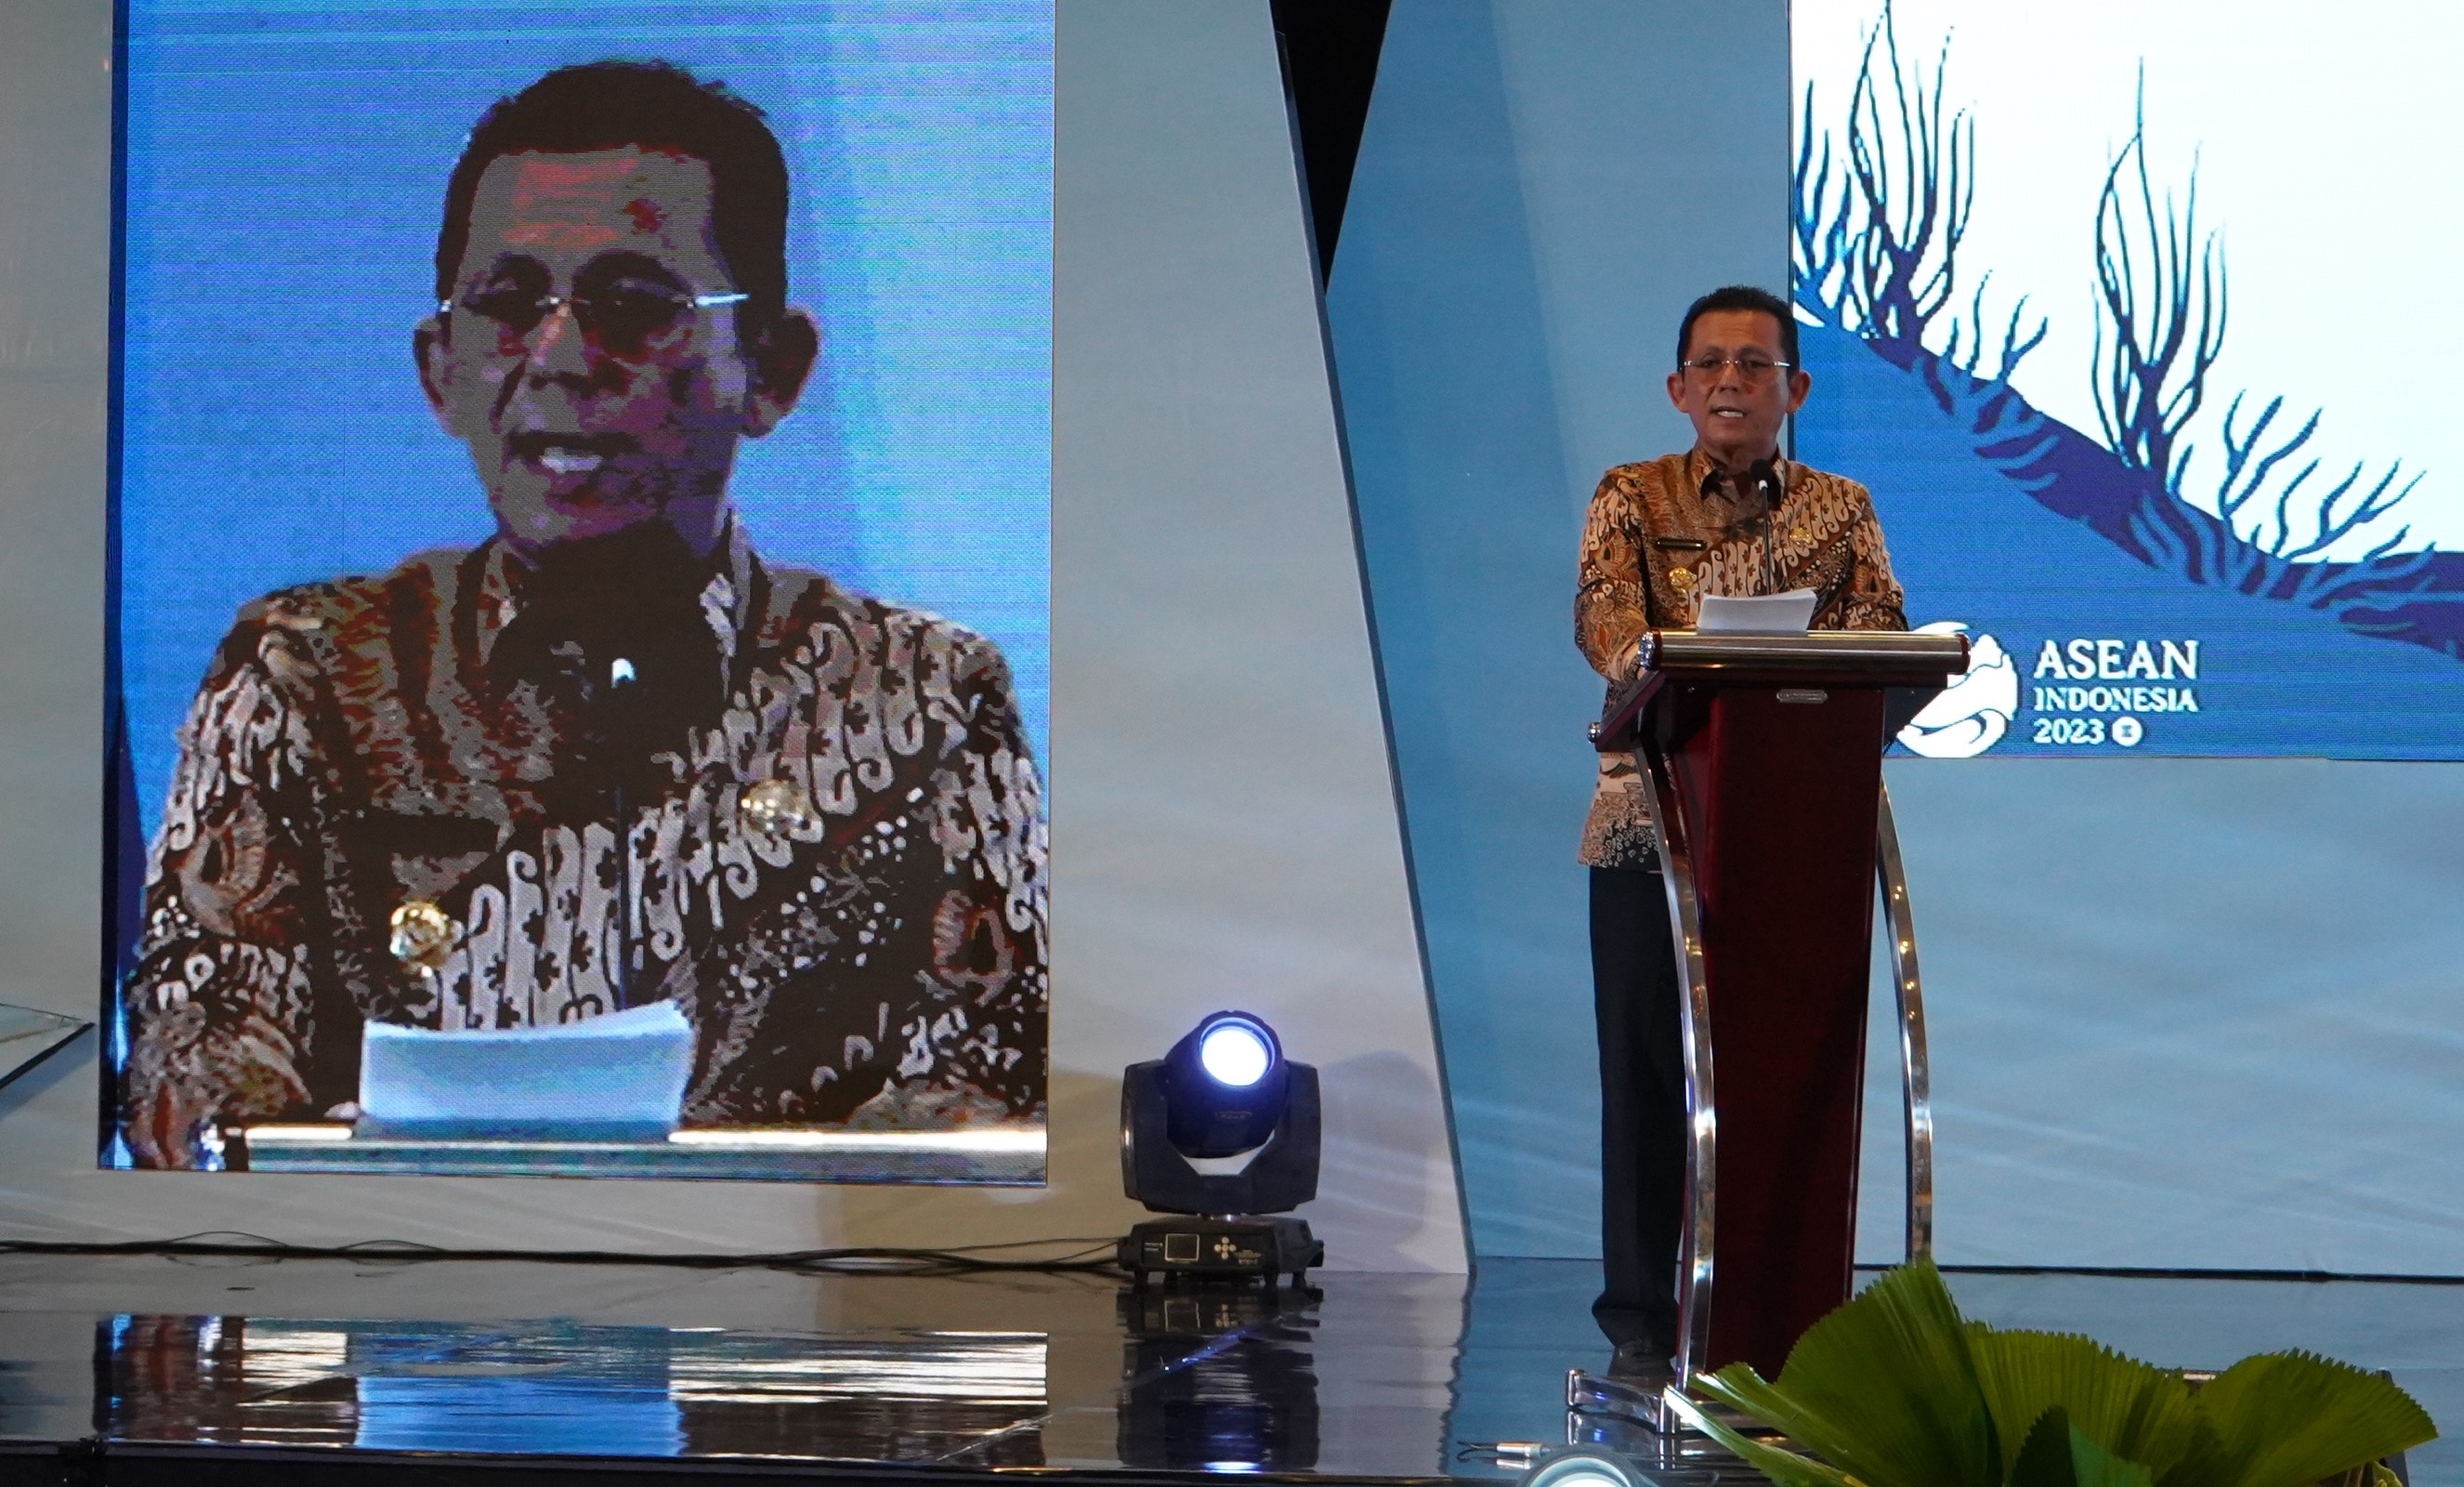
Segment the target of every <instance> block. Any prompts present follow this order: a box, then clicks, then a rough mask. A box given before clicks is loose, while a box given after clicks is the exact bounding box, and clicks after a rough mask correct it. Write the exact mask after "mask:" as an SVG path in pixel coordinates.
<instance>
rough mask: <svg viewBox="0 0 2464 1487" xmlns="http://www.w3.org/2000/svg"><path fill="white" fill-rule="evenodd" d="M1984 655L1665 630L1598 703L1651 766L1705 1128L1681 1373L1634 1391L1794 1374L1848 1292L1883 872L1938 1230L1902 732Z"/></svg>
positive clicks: (1662, 1410) (1697, 1126) (1694, 1179)
mask: <svg viewBox="0 0 2464 1487" xmlns="http://www.w3.org/2000/svg"><path fill="white" fill-rule="evenodd" d="M1967 665H1968V641H1967V638H1966V637H1965V636H1962V635H1955V634H1954V635H1930V634H1906V633H1897V632H1869V631H1845V632H1842V631H1828V632H1815V633H1806V634H1795V635H1728V634H1723V635H1706V634H1697V633H1692V632H1690V631H1654V632H1651V633H1647V634H1645V635H1644V636H1643V639H1642V643H1641V649H1640V652H1639V656H1638V666H1637V679H1636V680H1635V681H1633V682H1632V683H1629V684H1627V685H1626V686H1624V687H1621V688H1619V689H1618V690H1617V692H1616V693H1614V694H1613V695H1612V696H1611V698H1610V699H1609V702H1608V706H1607V708H1606V709H1605V711H1604V713H1603V716H1602V718H1601V720H1600V721H1599V722H1598V723H1596V724H1595V725H1594V727H1593V742H1594V744H1595V746H1596V747H1598V748H1599V749H1600V750H1601V751H1603V752H1608V751H1612V750H1626V749H1631V750H1633V751H1634V752H1635V754H1636V762H1637V764H1638V766H1639V772H1640V773H1641V774H1642V776H1643V777H1644V778H1645V779H1646V780H1647V781H1648V782H1649V799H1650V805H1651V812H1652V819H1653V824H1654V826H1655V827H1656V828H1657V829H1658V833H1659V839H1660V843H1661V849H1660V850H1661V863H1662V868H1663V876H1664V878H1665V880H1666V883H1667V887H1668V913H1669V916H1670V921H1671V923H1672V926H1673V928H1674V929H1675V937H1674V938H1675V941H1676V944H1677V958H1678V986H1679V988H1680V992H1681V1002H1680V1016H1681V1027H1682V1032H1683V1056H1684V1062H1685V1083H1686V1113H1687V1117H1688V1131H1689V1138H1688V1139H1689V1147H1688V1151H1687V1162H1686V1171H1687V1190H1686V1198H1685V1228H1684V1232H1683V1240H1682V1245H1681V1257H1680V1261H1679V1264H1680V1273H1679V1277H1678V1343H1677V1357H1676V1360H1675V1363H1676V1383H1675V1384H1674V1385H1673V1386H1671V1387H1669V1388H1668V1389H1667V1390H1666V1391H1665V1398H1664V1399H1661V1398H1658V1397H1655V1398H1651V1399H1647V1400H1641V1401H1637V1402H1636V1403H1637V1404H1638V1405H1639V1409H1638V1410H1637V1412H1639V1413H1641V1414H1643V1415H1644V1417H1645V1419H1646V1421H1647V1422H1649V1423H1652V1424H1654V1425H1656V1426H1661V1427H1662V1428H1665V1427H1666V1426H1667V1425H1668V1424H1673V1423H1678V1421H1679V1420H1682V1417H1683V1414H1685V1413H1686V1412H1689V1411H1690V1410H1691V1409H1699V1408H1700V1406H1699V1405H1697V1404H1695V1403H1694V1402H1692V1401H1691V1400H1689V1398H1688V1397H1687V1396H1688V1393H1689V1390H1690V1388H1691V1386H1692V1384H1693V1382H1694V1380H1695V1379H1697V1378H1699V1377H1700V1376H1702V1375H1704V1374H1706V1373H1709V1372H1712V1371H1714V1370H1715V1369H1718V1368H1720V1367H1722V1366H1723V1365H1727V1364H1730V1363H1737V1362H1744V1363H1748V1364H1750V1365H1753V1367H1754V1368H1755V1369H1756V1370H1757V1371H1759V1372H1760V1373H1761V1374H1762V1375H1763V1376H1764V1377H1765V1378H1771V1377H1775V1376H1776V1375H1777V1374H1778V1372H1779V1369H1780V1365H1781V1364H1783V1363H1784V1362H1785V1361H1786V1360H1787V1357H1788V1351H1789V1348H1790V1347H1791V1346H1793V1344H1794V1343H1795V1342H1796V1340H1797V1338H1798V1337H1799V1336H1800V1335H1802V1334H1803V1332H1804V1331H1805V1329H1806V1328H1807V1327H1809V1326H1811V1325H1812V1324H1813V1323H1814V1322H1815V1321H1817V1320H1818V1319H1820V1318H1821V1317H1822V1316H1823V1315H1824V1314H1825V1313H1826V1312H1829V1311H1830V1310H1831V1309H1832V1308H1834V1307H1836V1306H1838V1305H1839V1304H1840V1303H1842V1302H1843V1301H1845V1300H1847V1299H1848V1296H1849V1288H1850V1280H1849V1268H1850V1265H1851V1262H1852V1260H1853V1258H1854V1247H1855V1243H1856V1229H1857V1158H1858V1131H1859V1117H1860V1110H1861V1104H1862V1095H1863V1085H1864V1070H1865V1033H1866V1030H1865V1010H1866V993H1867V973H1868V968H1869V966H1870V965H1871V957H1872V936H1873V905H1874V899H1875V891H1874V885H1875V882H1876V880H1877V877H1879V878H1880V881H1881V898H1882V902H1883V906H1884V912H1885V915H1886V918H1887V920H1888V925H1889V935H1890V948H1891V964H1892V980H1893V983H1894V985H1895V987H1896V989H1897V993H1898V1021H1899V1042H1900V1067H1901V1073H1902V1080H1903V1083H1902V1089H1903V1097H1904V1103H1903V1110H1904V1119H1905V1123H1906V1157H1907V1215H1906V1240H1907V1251H1908V1254H1910V1256H1912V1257H1913V1256H1915V1255H1917V1254H1925V1253H1926V1252H1927V1251H1928V1250H1929V1249H1930V1248H1931V1245H1932V1223H1933V1218H1932V1215H1933V1173H1932V1143H1933V1128H1932V1117H1931V1114H1930V1110H1929V1105H1928V1098H1927V1093H1926V1072H1925V1020H1924V1016H1925V1014H1924V1008H1923V998H1922V994H1921V991H1920V988H1919V984H1918V976H1917V959H1916V933H1915V929H1914V927H1913V925H1912V923H1911V922H1910V919H1909V913H1908V899H1907V885H1906V882H1905V880H1904V878H1903V875H1902V872H1901V867H1900V855H1899V843H1898V838H1897V834H1896V832H1894V830H1893V828H1892V825H1891V815H1890V801H1889V797H1888V795H1887V793H1886V792H1885V791H1884V789H1883V787H1882V751H1883V749H1884V748H1885V746H1887V744H1888V743H1889V742H1890V739H1891V736H1892V735H1893V733H1895V732H1896V731H1897V730H1898V728H1899V727H1900V726H1901V725H1902V724H1903V723H1904V722H1905V721H1906V720H1907V718H1909V717H1910V716H1912V715H1913V714H1914V713H1915V711H1916V709H1917V708H1918V707H1919V706H1921V705H1923V703H1924V701H1925V699H1926V698H1928V697H1930V696H1931V695H1932V694H1933V693H1934V692H1935V691H1938V690H1939V689H1940V688H1941V687H1942V686H1944V685H1945V684H1946V682H1947V681H1948V679H1949V678H1950V677H1954V676H1956V675H1958V674H1959V673H1960V672H1961V671H1963V670H1965V669H1966V668H1967ZM1571 1382H1572V1381H1570V1383H1571ZM1598 1382H1600V1381H1589V1380H1586V1381H1583V1383H1584V1384H1585V1385H1589V1384H1596V1383H1598ZM1575 1387H1582V1386H1580V1385H1577V1386H1575ZM1666 1411H1674V1412H1675V1414H1676V1415H1677V1417H1678V1420H1671V1419H1669V1418H1668V1417H1667V1413H1666Z"/></svg>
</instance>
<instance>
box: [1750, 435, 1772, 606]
mask: <svg viewBox="0 0 2464 1487" xmlns="http://www.w3.org/2000/svg"><path fill="white" fill-rule="evenodd" d="M1747 473H1748V474H1749V475H1751V476H1752V477H1753V480H1754V492H1755V494H1756V495H1759V496H1760V497H1762V499H1763V592H1764V593H1766V594H1771V593H1777V592H1778V591H1779V568H1778V566H1777V565H1776V564H1775V563H1774V562H1773V561H1772V559H1771V528H1772V527H1773V526H1774V525H1776V524H1777V523H1778V522H1779V513H1778V511H1777V510H1776V509H1775V507H1776V504H1777V503H1776V502H1774V501H1773V500H1772V499H1771V487H1772V486H1774V485H1777V484H1778V483H1779V476H1778V472H1776V471H1774V470H1773V469H1772V468H1771V461H1770V460H1768V459H1757V460H1755V461H1754V464H1753V468H1752V469H1751V470H1749V472H1747Z"/></svg>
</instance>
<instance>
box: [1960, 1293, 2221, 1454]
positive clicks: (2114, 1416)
mask: <svg viewBox="0 0 2464 1487" xmlns="http://www.w3.org/2000/svg"><path fill="white" fill-rule="evenodd" d="M1968 1343H1969V1356H1970V1357H1972V1358H1973V1359H1974V1360H1975V1361H1976V1376H1977V1380H1978V1382H1979V1383H1980V1384H1981V1385H1982V1386H1983V1387H1984V1389H1985V1399H1986V1403H1987V1405H1988V1406H1989V1407H1990V1408H1991V1410H1992V1412H1993V1425H1994V1429H1995V1432H1996V1433H1997V1434H1998V1435H1999V1436H2000V1437H2001V1441H2002V1465H2003V1471H2004V1472H2005V1474H2006V1475H2007V1474H2008V1473H2010V1472H2012V1471H2013V1470H2015V1463H2016V1462H2017V1460H2018V1457H2019V1454H2020V1451H2021V1443H2022V1442H2023V1441H2029V1442H2033V1441H2034V1440H2035V1434H2034V1432H2035V1430H2037V1429H2039V1428H2041V1425H2042V1422H2043V1417H2044V1414H2045V1411H2046V1410H2047V1409H2051V1408H2053V1407H2055V1406H2060V1407H2061V1409H2062V1410H2063V1413H2064V1416H2065V1418H2067V1419H2068V1420H2069V1422H2070V1425H2071V1428H2073V1429H2075V1430H2077V1431H2079V1432H2080V1433H2081V1434H2084V1435H2085V1436H2086V1437H2087V1438H2088V1439H2090V1440H2092V1441H2094V1442H2096V1443H2097V1444H2098V1445H2099V1446H2101V1447H2102V1448H2104V1449H2105V1450H2107V1451H2110V1452H2112V1453H2113V1454H2115V1455H2117V1456H2120V1457H2122V1458H2123V1460H2125V1461H2132V1462H2137V1463H2139V1464H2140V1465H2142V1466H2144V1467H2145V1468H2146V1469H2147V1471H2148V1473H2149V1475H2151V1476H2160V1477H2161V1476H2164V1475H2165V1473H2167V1471H2169V1470H2171V1469H2172V1467H2173V1466H2174V1464H2175V1463H2176V1462H2179V1461H2180V1460H2182V1458H2183V1457H2185V1456H2187V1455H2189V1454H2191V1452H2192V1451H2193V1449H2194V1448H2196V1447H2197V1446H2198V1445H2199V1444H2200V1441H2201V1437H2202V1435H2203V1434H2204V1433H2205V1432H2207V1431H2208V1429H2209V1427H2208V1424H2207V1421H2206V1418H2205V1417H2204V1416H2202V1415H2201V1414H2200V1412H2199V1409H2198V1407H2197V1406H2196V1405H2194V1404H2192V1403H2191V1399H2190V1390H2189V1386H2188V1385H2185V1384H2184V1383H2183V1382H2182V1380H2181V1378H2180V1376H2179V1375H2177V1374H2172V1373H2167V1372H2166V1371H2165V1370H2164V1369H2162V1368H2156V1367H2151V1366H2149V1365H2146V1364H2144V1363H2141V1362H2139V1361H2138V1360H2136V1359H2132V1358H2124V1357H2123V1356H2122V1355H2121V1354H2120V1353H2117V1352H2115V1351H2113V1350H2112V1349H2111V1348H2108V1347H2105V1346H2102V1345H2101V1344H2100V1343H2096V1342H2094V1341H2092V1340H2091V1339H2088V1338H2083V1337H2073V1336H2067V1335H2064V1334H2061V1333H2054V1332H2018V1331H2013V1332H2002V1331H1997V1330H1995V1329H1994V1328H1991V1327H1988V1326H1986V1325H1984V1324H1983V1323H1981V1322H1971V1323H1969V1330H1968Z"/></svg>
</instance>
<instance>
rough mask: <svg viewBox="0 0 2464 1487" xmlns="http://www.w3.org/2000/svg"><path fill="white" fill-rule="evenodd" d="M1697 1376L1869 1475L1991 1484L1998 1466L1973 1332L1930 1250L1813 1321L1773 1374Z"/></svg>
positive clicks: (1840, 1463) (1910, 1485) (1709, 1388)
mask: <svg viewBox="0 0 2464 1487" xmlns="http://www.w3.org/2000/svg"><path fill="white" fill-rule="evenodd" d="M1697 1387H1699V1388H1701V1389H1702V1391H1703V1392H1704V1393H1705V1394H1708V1395H1710V1396H1711V1397H1712V1398H1714V1399H1718V1400H1720V1401H1722V1402H1724V1403H1726V1404H1728V1405H1730V1406H1732V1407H1733V1408H1735V1409H1741V1410H1743V1411H1744V1412H1745V1413H1747V1414H1748V1415H1750V1416H1752V1417H1753V1418H1755V1419H1757V1420H1760V1421H1762V1422H1763V1423H1765V1424H1767V1425H1769V1426H1771V1427H1772V1428H1773V1429H1775V1430H1777V1431H1779V1432H1782V1433H1783V1434H1785V1435H1787V1436H1788V1437H1789V1438H1790V1439H1792V1440H1793V1441H1795V1442H1796V1443H1797V1444H1798V1445H1800V1446H1803V1447H1805V1448H1806V1449H1807V1450H1809V1451H1811V1452H1813V1453H1814V1454H1816V1455H1818V1456H1820V1457H1822V1458H1823V1459H1824V1460H1825V1461H1828V1462H1829V1463H1831V1464H1832V1465H1833V1466H1835V1467H1837V1468H1838V1469H1839V1470H1840V1471H1841V1472H1843V1473H1845V1474H1846V1475H1848V1476H1852V1477H1855V1478H1857V1479H1859V1480H1860V1481H1863V1482H1869V1483H1878V1484H1885V1487H1984V1484H1990V1483H1996V1482H1999V1481H2000V1480H2001V1477H2002V1448H2001V1445H2000V1443H1999V1440H1998V1438H1997V1437H1996V1435H1995V1433H1994V1423H1993V1416H1992V1414H1991V1411H1990V1410H1989V1409H1988V1408H1987V1405H1986V1400H1985V1394H1984V1391H1983V1389H1982V1387H1980V1386H1979V1384H1978V1381H1977V1376H1976V1369H1975V1365H1974V1364H1973V1363H1972V1362H1971V1361H1970V1359H1969V1338H1968V1333H1967V1330H1966V1328H1965V1326H1964V1325H1963V1324H1962V1322H1961V1321H1960V1318H1959V1309H1958V1307H1956V1306H1955V1305H1953V1304H1952V1302H1951V1299H1950V1292H1949V1291H1948V1290H1947V1289H1946V1288H1945V1287H1944V1285H1943V1283H1942V1276H1941V1275H1940V1273H1938V1272H1937V1271H1936V1270H1935V1269H1934V1267H1933V1262H1932V1261H1931V1260H1929V1259H1919V1260H1916V1261H1913V1262H1911V1263H1909V1264H1906V1265H1903V1266H1901V1267H1899V1268H1898V1269H1896V1270H1893V1271H1889V1272H1887V1273H1885V1274H1884V1275H1883V1276H1881V1278H1879V1279H1877V1280H1876V1281H1875V1282H1874V1283H1873V1284H1872V1285H1870V1286H1867V1287H1866V1288H1865V1289H1864V1290H1863V1291H1862V1292H1860V1293H1859V1295H1858V1296H1857V1297H1856V1298H1854V1299H1852V1300H1850V1301H1849V1302H1848V1304H1847V1305H1845V1306H1842V1307H1840V1308H1839V1309H1838V1310H1837V1311H1835V1312H1833V1313H1832V1314H1831V1315H1830V1316H1828V1317H1825V1318H1823V1319H1822V1320H1821V1321H1817V1322H1815V1324H1814V1325H1813V1326H1812V1327H1810V1328H1808V1329H1807V1331H1806V1334H1805V1336H1804V1337H1802V1338H1799V1339H1798V1340H1797V1343H1796V1346H1795V1347H1793V1348H1792V1349H1791V1350H1790V1351H1789V1355H1788V1363H1787V1365H1785V1366H1784V1367H1782V1368H1781V1369H1780V1374H1779V1378H1778V1379H1777V1380H1775V1381H1771V1382H1766V1381H1765V1380H1764V1379H1763V1378H1762V1376H1761V1375H1759V1374H1757V1373H1755V1372H1754V1371H1753V1369H1751V1368H1750V1367H1748V1366H1747V1365H1743V1364H1731V1365H1728V1366H1727V1367H1726V1368H1723V1369H1721V1370H1720V1371H1719V1372H1717V1373H1715V1374H1712V1375H1710V1376H1709V1377H1707V1378H1704V1379H1700V1380H1698V1381H1697ZM1732 1449H1733V1448H1732Z"/></svg>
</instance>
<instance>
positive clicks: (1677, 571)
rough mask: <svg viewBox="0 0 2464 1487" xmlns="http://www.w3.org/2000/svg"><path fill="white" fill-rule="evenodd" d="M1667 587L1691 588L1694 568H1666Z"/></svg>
mask: <svg viewBox="0 0 2464 1487" xmlns="http://www.w3.org/2000/svg"><path fill="white" fill-rule="evenodd" d="M1668 587H1669V588H1676V589H1686V588H1693V587H1694V570H1693V569H1692V568H1670V569H1669V570H1668Z"/></svg>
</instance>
